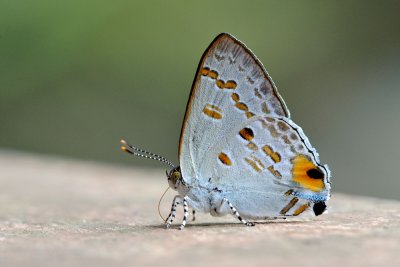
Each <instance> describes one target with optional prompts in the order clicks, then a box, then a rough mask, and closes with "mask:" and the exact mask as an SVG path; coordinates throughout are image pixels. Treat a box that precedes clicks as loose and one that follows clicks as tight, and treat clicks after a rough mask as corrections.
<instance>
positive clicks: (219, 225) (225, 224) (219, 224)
mask: <svg viewBox="0 0 400 267" xmlns="http://www.w3.org/2000/svg"><path fill="white" fill-rule="evenodd" d="M252 222H253V221H252ZM307 222H308V221H302V220H266V221H254V222H253V223H254V224H255V225H254V226H255V227H257V225H269V224H271V225H272V224H304V223H307ZM178 227H179V224H173V225H171V229H174V228H178ZM205 227H213V228H226V227H244V225H243V224H242V223H240V222H200V223H196V222H192V223H188V224H186V226H185V229H188V228H191V229H196V228H205ZM146 228H150V229H166V227H165V224H157V225H155V224H153V225H147V226H146Z"/></svg>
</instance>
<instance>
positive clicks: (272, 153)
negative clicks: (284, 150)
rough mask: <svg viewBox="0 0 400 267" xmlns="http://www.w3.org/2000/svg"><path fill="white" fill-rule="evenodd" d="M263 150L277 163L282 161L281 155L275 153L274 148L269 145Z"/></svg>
mask: <svg viewBox="0 0 400 267" xmlns="http://www.w3.org/2000/svg"><path fill="white" fill-rule="evenodd" d="M262 150H263V151H264V152H265V154H267V155H268V156H269V157H270V158H271V159H272V160H273V161H274V162H275V163H278V162H280V161H281V155H279V153H278V152H275V151H274V150H273V149H272V147H270V146H269V145H265V146H263V147H262Z"/></svg>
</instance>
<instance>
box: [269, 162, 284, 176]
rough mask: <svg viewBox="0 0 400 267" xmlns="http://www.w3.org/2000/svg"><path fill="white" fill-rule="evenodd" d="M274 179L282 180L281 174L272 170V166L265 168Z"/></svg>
mask: <svg viewBox="0 0 400 267" xmlns="http://www.w3.org/2000/svg"><path fill="white" fill-rule="evenodd" d="M267 169H268V170H269V171H270V172H271V173H272V174H273V175H274V176H275V177H276V178H278V179H281V178H282V174H281V173H280V172H279V171H277V170H275V169H274V166H272V165H271V166H269V167H268V168H267Z"/></svg>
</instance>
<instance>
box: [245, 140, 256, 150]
mask: <svg viewBox="0 0 400 267" xmlns="http://www.w3.org/2000/svg"><path fill="white" fill-rule="evenodd" d="M246 146H247V148H249V149H250V150H253V151H256V150H258V146H257V145H256V144H255V143H253V142H249V143H248V144H247V145H246Z"/></svg>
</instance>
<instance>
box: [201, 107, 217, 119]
mask: <svg viewBox="0 0 400 267" xmlns="http://www.w3.org/2000/svg"><path fill="white" fill-rule="evenodd" d="M203 113H204V114H206V115H207V116H208V117H211V118H213V119H217V120H219V119H221V118H222V110H221V109H220V108H219V107H217V106H214V105H210V104H207V105H206V106H205V107H204V109H203Z"/></svg>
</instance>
